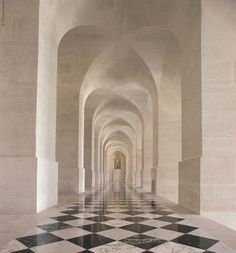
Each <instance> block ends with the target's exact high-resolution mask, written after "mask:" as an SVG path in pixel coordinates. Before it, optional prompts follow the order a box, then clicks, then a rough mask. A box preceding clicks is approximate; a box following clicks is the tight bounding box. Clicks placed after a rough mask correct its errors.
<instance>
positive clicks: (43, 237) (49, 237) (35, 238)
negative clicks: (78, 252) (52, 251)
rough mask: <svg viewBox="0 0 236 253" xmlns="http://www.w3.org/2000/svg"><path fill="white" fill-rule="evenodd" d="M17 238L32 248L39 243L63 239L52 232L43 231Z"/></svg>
mask: <svg viewBox="0 0 236 253" xmlns="http://www.w3.org/2000/svg"><path fill="white" fill-rule="evenodd" d="M17 240H18V241H19V242H21V243H22V244H24V245H25V246H27V247H29V248H32V247H35V246H39V245H44V244H48V243H53V242H58V241H61V240H62V239H61V238H59V237H57V236H55V235H53V234H50V233H43V234H38V235H31V236H26V237H21V238H17Z"/></svg>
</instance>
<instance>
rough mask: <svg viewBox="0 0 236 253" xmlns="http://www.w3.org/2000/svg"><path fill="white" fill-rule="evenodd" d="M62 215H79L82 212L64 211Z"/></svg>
mask: <svg viewBox="0 0 236 253" xmlns="http://www.w3.org/2000/svg"><path fill="white" fill-rule="evenodd" d="M61 213H64V214H69V215H71V214H79V213H81V211H80V210H66V211H63V212H61Z"/></svg>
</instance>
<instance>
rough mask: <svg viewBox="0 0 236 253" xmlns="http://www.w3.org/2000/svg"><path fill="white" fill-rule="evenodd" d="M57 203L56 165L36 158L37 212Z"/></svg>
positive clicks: (50, 161)
mask: <svg viewBox="0 0 236 253" xmlns="http://www.w3.org/2000/svg"><path fill="white" fill-rule="evenodd" d="M57 202H58V163H57V162H55V161H52V160H46V159H42V158H37V212H40V211H43V210H45V209H47V208H49V207H51V206H54V205H56V204H57Z"/></svg>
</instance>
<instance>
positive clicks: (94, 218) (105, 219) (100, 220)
mask: <svg viewBox="0 0 236 253" xmlns="http://www.w3.org/2000/svg"><path fill="white" fill-rule="evenodd" d="M87 220H91V221H95V222H102V221H108V220H114V218H110V217H106V216H96V217H91V218H87Z"/></svg>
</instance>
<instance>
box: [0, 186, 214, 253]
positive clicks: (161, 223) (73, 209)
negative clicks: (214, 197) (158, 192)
mask: <svg viewBox="0 0 236 253" xmlns="http://www.w3.org/2000/svg"><path fill="white" fill-rule="evenodd" d="M217 244H219V242H218V241H217V240H216V239H214V238H211V237H210V236H208V235H207V236H206V234H205V233H204V231H202V230H201V229H200V228H198V227H195V226H191V225H190V224H189V223H188V221H186V220H185V219H183V218H182V217H179V216H178V215H177V214H174V213H173V212H172V211H170V210H167V209H166V208H165V207H163V206H161V205H160V204H159V203H157V202H156V201H155V200H154V199H152V197H147V196H146V195H145V194H142V193H137V192H136V191H135V190H133V189H129V190H125V189H123V190H120V189H115V190H114V189H113V190H112V189H109V190H107V191H102V192H96V193H92V194H91V195H89V196H87V197H86V198H82V199H81V200H80V201H79V202H78V203H73V204H71V205H70V206H68V207H67V208H66V209H65V210H61V213H60V215H58V216H54V217H51V218H50V219H48V220H47V221H45V223H44V224H41V225H39V226H38V227H37V228H35V229H34V230H33V232H31V233H30V232H29V233H28V234H27V235H24V236H22V237H20V238H17V239H16V240H14V241H12V242H11V243H10V244H9V245H10V246H8V247H9V248H8V251H5V252H19V253H20V252H21V253H29V252H37V253H41V252H42V253H77V252H84V253H89V252H94V253H106V252H111V253H112V252H114V253H126V252H129V253H139V252H140V253H141V252H146V253H148V252H155V253H177V252H178V253H195V252H196V253H197V252H205V253H207V252H208V253H210V252H215V251H214V248H217ZM9 249H11V250H9ZM1 252H3V251H1Z"/></svg>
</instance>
